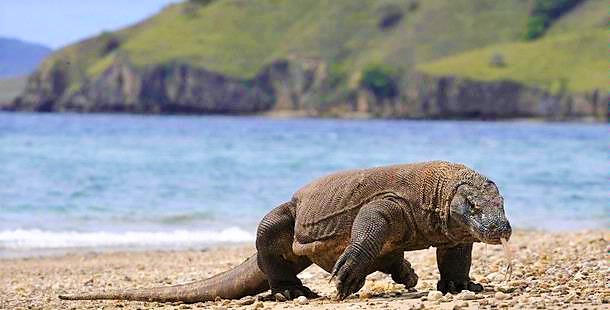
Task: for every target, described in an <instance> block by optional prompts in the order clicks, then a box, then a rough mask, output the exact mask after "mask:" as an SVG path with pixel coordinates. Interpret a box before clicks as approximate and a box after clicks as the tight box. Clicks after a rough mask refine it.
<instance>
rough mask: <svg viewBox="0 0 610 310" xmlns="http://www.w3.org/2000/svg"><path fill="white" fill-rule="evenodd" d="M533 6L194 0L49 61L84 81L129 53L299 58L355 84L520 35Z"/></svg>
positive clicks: (206, 58)
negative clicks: (336, 70)
mask: <svg viewBox="0 0 610 310" xmlns="http://www.w3.org/2000/svg"><path fill="white" fill-rule="evenodd" d="M197 2H200V1H197ZM527 14H528V12H527V4H526V3H525V2H524V1H498V2H490V1H487V0H474V1H473V0H455V1H444V0H429V1H420V0H411V1H402V0H384V1H371V0H358V1H276V0H257V1H245V0H222V1H220V0H219V1H211V2H210V1H204V3H203V4H201V3H194V2H193V1H189V2H186V3H181V4H177V5H172V6H169V7H167V8H166V9H165V10H163V11H162V12H161V13H160V14H158V15H156V16H154V17H152V18H150V19H148V20H146V21H144V22H142V23H140V24H138V25H135V26H134V27H130V28H126V29H124V30H121V31H118V32H113V33H104V34H102V35H100V36H98V37H95V38H92V39H89V40H86V41H83V42H81V43H78V44H75V45H71V46H68V47H66V48H64V49H62V50H61V51H59V52H58V53H56V54H55V55H54V56H53V57H51V58H50V59H49V60H48V61H47V63H46V68H50V67H51V66H52V65H53V64H55V63H58V62H64V63H70V64H71V66H72V67H73V68H72V69H70V73H71V77H73V78H72V79H71V80H73V81H79V80H82V79H83V78H87V77H88V78H90V77H93V76H96V75H99V74H101V73H102V72H103V71H104V70H105V69H106V68H108V67H109V66H110V64H111V63H112V62H113V61H114V60H115V59H116V58H118V57H124V58H126V59H128V60H129V61H130V62H131V63H132V64H133V65H135V66H138V67H141V68H146V67H149V66H154V65H159V64H164V63H172V62H180V63H185V64H189V65H192V66H196V67H203V68H206V69H208V70H212V71H215V72H219V73H222V74H226V75H229V76H233V77H239V78H250V77H253V76H254V75H256V74H257V73H258V72H259V71H260V70H261V68H262V67H263V66H265V65H267V64H269V63H271V62H272V61H274V60H277V59H288V58H291V57H298V58H309V59H322V60H324V61H325V62H327V63H330V64H334V63H341V65H342V66H343V68H345V72H344V73H345V76H346V78H347V79H349V80H350V81H351V83H352V84H351V85H356V84H357V83H358V81H359V74H360V72H361V70H362V69H363V68H364V67H365V66H367V65H369V64H372V63H385V64H388V65H391V66H395V67H399V68H403V69H408V68H410V67H412V66H413V64H415V63H421V62H425V61H429V60H434V59H437V58H440V57H443V56H448V55H451V54H454V53H457V52H462V51H466V50H469V49H471V48H475V47H483V46H486V45H489V44H493V43H499V42H510V41H515V40H518V39H519V37H520V36H521V35H522V31H523V30H522V28H521V27H518V26H515V25H519V24H522V25H523V24H525V21H526V18H527ZM398 16H400V17H398Z"/></svg>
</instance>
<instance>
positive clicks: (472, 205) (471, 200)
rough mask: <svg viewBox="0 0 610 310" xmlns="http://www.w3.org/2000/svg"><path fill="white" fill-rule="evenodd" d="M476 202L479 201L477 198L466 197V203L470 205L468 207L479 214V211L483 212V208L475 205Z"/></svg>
mask: <svg viewBox="0 0 610 310" xmlns="http://www.w3.org/2000/svg"><path fill="white" fill-rule="evenodd" d="M476 200H477V197H476V196H468V197H466V202H467V203H468V206H469V207H470V209H471V210H473V211H475V212H478V211H481V207H479V205H478V204H476V203H475V201H476Z"/></svg>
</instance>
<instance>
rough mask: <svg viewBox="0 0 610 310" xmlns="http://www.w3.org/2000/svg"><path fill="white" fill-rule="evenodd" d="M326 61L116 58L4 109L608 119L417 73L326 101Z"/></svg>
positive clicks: (39, 79) (42, 81)
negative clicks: (242, 65) (146, 62)
mask: <svg viewBox="0 0 610 310" xmlns="http://www.w3.org/2000/svg"><path fill="white" fill-rule="evenodd" d="M326 71H327V67H326V65H325V64H324V63H323V62H321V61H319V60H311V59H310V60H302V59H291V60H281V61H276V62H274V63H272V64H270V65H268V66H266V67H264V68H263V70H261V72H260V73H259V74H257V75H256V76H255V77H254V78H252V79H248V80H243V79H237V78H232V77H227V76H224V75H222V74H218V73H215V72H211V71H208V70H205V69H201V68H194V67H191V66H188V65H184V64H170V65H164V66H158V67H154V68H151V69H147V70H138V69H135V68H134V67H133V66H131V65H130V64H129V63H128V62H127V61H116V62H115V63H113V64H112V65H111V66H110V67H109V68H108V69H107V70H106V71H104V72H103V74H101V75H100V76H99V77H98V78H96V79H95V80H85V81H84V82H83V84H82V86H81V87H80V88H79V89H77V90H76V91H71V90H70V89H68V88H67V87H66V85H68V84H69V83H68V82H69V81H67V74H66V73H65V71H64V70H61V68H60V67H55V68H51V70H49V71H48V72H47V73H46V74H42V73H40V72H38V73H36V74H34V75H33V76H32V77H30V80H29V83H28V88H27V89H26V91H25V93H24V94H23V95H22V96H20V97H19V98H18V99H17V100H15V101H14V102H13V103H12V104H11V105H9V106H6V107H5V109H8V110H22V111H43V112H44V111H72V112H132V113H194V114H254V113H261V112H284V111H286V112H297V113H299V114H300V115H309V116H333V117H384V118H415V119H510V118H539V119H546V120H571V119H589V120H596V121H606V120H607V114H606V113H607V102H608V96H607V94H605V93H602V92H600V91H593V92H590V93H585V94H574V93H569V92H559V93H550V92H548V91H545V90H542V89H539V88H534V87H529V86H525V85H523V84H520V83H517V82H513V81H488V82H483V81H475V80H470V79H466V78H459V77H451V76H442V77H436V76H431V75H427V74H423V73H415V74H412V75H411V76H410V77H408V78H407V79H406V81H405V82H404V83H403V84H405V86H403V87H402V88H401V91H400V94H399V95H398V96H396V97H394V98H379V97H376V96H375V95H374V94H372V93H371V92H370V91H367V90H366V89H362V88H361V89H359V90H356V91H353V92H351V93H349V94H348V95H346V96H343V97H342V99H340V100H339V99H337V100H333V101H329V102H324V98H325V95H328V94H329V93H330V92H331V91H332V89H331V88H330V87H329V85H328V83H327V72H326Z"/></svg>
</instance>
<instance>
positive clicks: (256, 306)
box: [252, 301, 265, 309]
mask: <svg viewBox="0 0 610 310" xmlns="http://www.w3.org/2000/svg"><path fill="white" fill-rule="evenodd" d="M264 307H265V305H264V304H263V302H262V301H259V302H256V303H255V304H254V305H252V309H262V308H264Z"/></svg>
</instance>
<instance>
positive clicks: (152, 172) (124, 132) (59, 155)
mask: <svg viewBox="0 0 610 310" xmlns="http://www.w3.org/2000/svg"><path fill="white" fill-rule="evenodd" d="M607 132H608V127H607V125H606V124H577V123H532V122H465V121H404V120H335V119H270V118H260V117H221V116H138V115H78V114H12V113H0V255H3V254H4V255H7V253H12V252H15V251H17V252H21V253H28V251H40V250H44V249H70V248H76V247H78V248H89V247H93V248H117V247H118V248H130V249H131V248H139V247H146V248H168V247H198V246H203V245H206V244H209V243H215V242H243V241H252V240H254V235H255V230H256V224H257V223H258V221H259V220H260V219H261V218H262V217H263V216H264V215H265V213H266V212H268V211H270V210H271V209H273V208H274V207H275V206H277V205H279V204H281V203H282V202H285V201H288V200H289V199H290V198H291V195H292V194H293V193H294V192H295V191H296V190H297V189H298V188H300V187H301V186H302V185H304V184H306V183H307V182H309V181H311V180H313V179H315V178H317V177H320V176H323V175H325V174H328V173H330V172H333V171H337V170H342V169H352V168H361V167H372V166H380V165H387V164H394V163H408V162H417V161H428V160H436V159H442V160H449V161H455V162H460V163H464V164H466V165H468V166H470V167H472V168H474V169H476V170H477V171H479V172H481V173H483V174H484V175H486V176H488V177H489V178H490V179H492V180H494V181H495V182H496V184H497V185H498V186H499V188H500V191H501V193H502V194H503V195H504V197H505V208H506V213H507V216H508V218H509V220H510V221H511V223H512V225H513V226H514V227H516V228H528V229H544V230H573V229H586V228H591V229H599V228H608V223H609V222H608V220H609V214H610V212H609V205H608V190H607V185H608V183H607V181H608V140H607V138H608V136H607Z"/></svg>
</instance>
